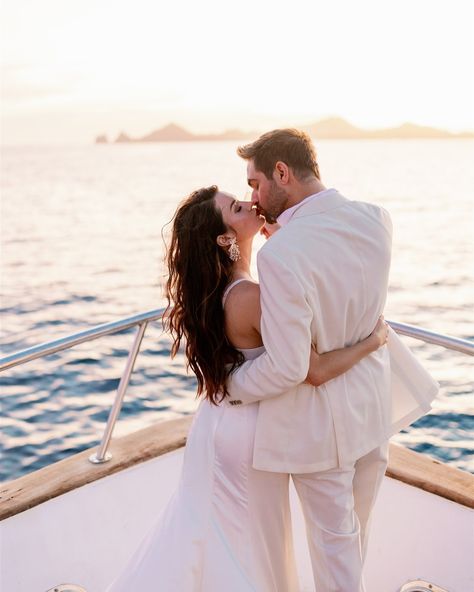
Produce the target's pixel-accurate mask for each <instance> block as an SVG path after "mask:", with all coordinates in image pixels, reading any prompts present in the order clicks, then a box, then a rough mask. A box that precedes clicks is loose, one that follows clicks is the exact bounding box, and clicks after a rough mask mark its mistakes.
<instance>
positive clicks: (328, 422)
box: [227, 189, 438, 473]
mask: <svg viewBox="0 0 474 592" xmlns="http://www.w3.org/2000/svg"><path fill="white" fill-rule="evenodd" d="M278 222H279V223H280V224H282V228H281V229H280V230H279V231H278V232H277V233H275V234H274V235H272V237H271V238H270V239H269V240H268V241H267V242H266V243H265V245H264V246H263V247H262V248H261V250H260V251H259V253H258V255H257V268H258V273H259V282H260V292H261V305H262V318H261V331H262V339H263V343H264V345H265V348H266V351H265V353H263V354H262V355H261V356H259V357H258V358H257V359H255V360H252V361H247V362H245V363H244V364H243V365H242V366H241V367H240V368H238V369H237V370H236V371H234V373H232V375H231V376H230V377H229V382H228V390H229V394H230V397H229V398H228V399H227V402H228V404H231V405H235V404H247V403H253V402H256V401H260V405H259V412H258V418H257V425H256V433H255V443H254V454H253V467H254V468H256V469H261V470H267V471H276V472H287V473H308V472H314V471H323V470H326V469H330V468H334V467H337V466H346V465H347V464H350V463H352V462H354V461H355V460H356V459H358V458H360V457H362V456H363V455H364V454H366V453H368V452H369V451H371V450H373V449H374V448H375V447H377V446H379V445H381V444H382V443H383V442H385V441H386V440H387V438H389V437H390V436H391V435H392V434H393V433H396V432H397V431H399V430H400V429H401V428H402V427H405V426H406V425H408V424H409V423H410V422H412V421H414V420H415V419H416V418H417V417H420V416H421V415H423V414H424V413H426V412H427V411H428V410H429V409H430V403H431V401H432V400H433V398H434V396H435V395H436V392H437V386H438V385H437V384H436V383H435V382H434V381H433V380H432V379H431V377H430V376H429V375H428V374H427V373H426V371H425V370H424V369H423V368H422V367H421V365H420V364H419V363H418V362H417V360H416V359H415V358H414V356H412V355H411V353H410V351H409V350H408V349H407V348H406V346H404V344H403V343H402V342H401V341H400V339H399V338H398V336H397V335H396V334H395V333H394V332H393V331H391V332H390V336H389V345H388V346H387V347H385V346H384V347H381V348H379V349H378V350H377V351H375V352H373V353H371V354H370V355H368V356H367V357H365V358H364V359H363V360H361V361H360V362H359V363H358V364H356V365H355V366H353V367H352V368H351V369H350V370H348V371H347V372H345V373H344V374H342V375H340V376H338V377H336V378H334V379H332V380H330V381H328V382H326V383H325V384H323V385H321V386H319V387H317V388H316V387H313V386H311V385H309V384H306V383H304V380H305V378H306V376H307V373H308V367H309V358H310V349H311V343H312V342H315V343H316V344H317V349H318V352H319V353H324V352H327V351H332V350H334V349H339V348H342V347H345V346H347V345H352V344H354V343H357V342H358V341H360V340H361V339H363V338H365V337H367V336H368V335H369V334H370V333H371V332H372V331H373V329H374V327H375V325H376V322H377V319H378V317H379V315H380V314H382V312H383V310H384V306H385V300H386V295H387V286H388V274H389V267H390V256H391V241H392V223H391V220H390V216H389V214H388V212H387V211H386V210H384V209H383V208H380V207H378V206H376V205H373V204H368V203H364V202H358V201H351V200H348V199H347V198H345V197H343V196H342V195H341V194H340V193H339V192H338V191H337V190H335V189H327V190H324V191H322V192H320V193H316V194H314V195H311V196H308V197H307V198H305V199H304V200H303V201H302V202H300V203H299V204H297V205H296V206H294V207H292V208H290V209H289V210H286V211H285V212H283V214H282V215H281V216H280V217H279V219H278Z"/></svg>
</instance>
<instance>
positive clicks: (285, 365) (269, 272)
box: [227, 248, 313, 404]
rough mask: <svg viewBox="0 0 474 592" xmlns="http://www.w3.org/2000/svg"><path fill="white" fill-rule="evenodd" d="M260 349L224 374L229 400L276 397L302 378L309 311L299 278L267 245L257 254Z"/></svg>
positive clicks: (306, 358) (307, 346)
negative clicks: (261, 343)
mask: <svg viewBox="0 0 474 592" xmlns="http://www.w3.org/2000/svg"><path fill="white" fill-rule="evenodd" d="M257 267H258V275H259V281H260V300H261V308H262V318H261V332H262V339H263V343H264V345H265V349H266V351H265V353H263V354H262V355H261V356H259V357H258V358H256V359H254V360H249V361H247V362H244V364H243V365H242V366H240V367H239V368H237V369H236V370H235V371H234V372H233V373H232V374H231V375H230V376H229V379H228V383H227V388H228V391H229V395H230V403H231V404H236V403H238V401H240V402H241V403H242V404H246V403H254V402H256V401H259V400H261V399H266V398H270V397H276V396H278V395H281V394H283V393H285V392H286V391H288V390H290V389H292V388H294V387H295V386H296V385H298V384H300V383H302V382H303V381H304V380H305V378H306V376H307V374H308V369H309V357H310V351H311V320H312V316H313V314H312V311H311V308H310V306H309V304H308V302H307V300H306V298H305V293H304V289H303V286H302V283H301V280H298V278H297V276H296V275H295V273H294V272H293V271H292V270H291V268H290V266H289V265H288V264H287V263H285V262H283V261H282V258H281V257H280V256H278V254H276V253H274V252H272V251H271V250H270V249H268V248H267V249H265V248H264V249H262V250H261V251H260V252H259V254H258V256H257Z"/></svg>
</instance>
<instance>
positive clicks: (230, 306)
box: [225, 280, 260, 314]
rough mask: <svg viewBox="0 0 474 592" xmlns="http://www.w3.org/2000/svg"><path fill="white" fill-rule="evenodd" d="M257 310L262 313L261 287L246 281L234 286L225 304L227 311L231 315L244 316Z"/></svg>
mask: <svg viewBox="0 0 474 592" xmlns="http://www.w3.org/2000/svg"><path fill="white" fill-rule="evenodd" d="M256 308H258V310H259V311H260V286H259V285H258V283H257V282H254V281H251V280H245V281H243V282H240V283H239V284H237V285H236V286H234V287H233V288H232V289H231V291H230V292H229V294H228V296H227V299H226V302H225V310H226V312H227V311H228V312H229V313H232V312H237V313H240V314H242V313H243V312H245V311H247V310H249V311H253V312H254V311H255V309H256Z"/></svg>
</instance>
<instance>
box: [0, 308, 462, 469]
mask: <svg viewBox="0 0 474 592" xmlns="http://www.w3.org/2000/svg"><path fill="white" fill-rule="evenodd" d="M164 311H165V309H163V308H160V309H155V310H150V311H148V312H143V313H140V314H137V315H134V316H131V317H126V318H124V319H119V320H118V321H113V322H111V323H104V324H102V325H97V326H96V327H92V328H91V329H86V330H85V331H80V332H79V333H74V334H73V335H69V336H67V337H63V338H61V339H56V340H54V341H49V342H47V343H42V344H40V345H35V346H34V347H29V348H27V349H24V350H21V351H19V352H16V353H14V354H10V355H8V356H5V357H3V358H0V372H3V371H5V370H8V369H9V368H14V367H15V366H19V365H21V364H25V363H26V362H30V361H31V360H35V359H37V358H42V357H44V356H47V355H49V354H53V353H56V352H59V351H62V350H65V349H69V348H71V347H74V346H75V345H78V344H79V343H84V342H86V341H93V340H94V339H98V338H99V337H103V336H104V335H111V334H113V333H118V332H119V331H123V330H124V329H129V328H130V327H138V329H137V332H136V334H135V339H134V341H133V344H132V347H131V349H130V351H129V354H128V358H127V362H126V364H125V368H124V371H123V374H122V376H121V378H120V382H119V386H118V389H117V394H116V396H115V400H114V403H113V405H112V409H111V410H110V413H109V417H108V419H107V425H106V427H105V430H104V434H103V436H102V440H101V443H100V446H99V448H98V450H97V453H96V454H93V455H91V456H90V457H89V460H90V461H91V462H92V463H103V462H107V461H108V460H110V459H111V458H112V455H111V454H110V452H107V448H108V445H109V443H110V438H111V437H112V432H113V430H114V427H115V423H116V421H117V418H118V416H119V414H120V410H121V408H122V403H123V399H124V397H125V393H126V391H127V387H128V384H129V382H130V377H131V375H132V371H133V367H134V365H135V360H136V358H137V355H138V352H139V351H140V346H141V343H142V340H143V336H144V334H145V331H146V328H147V326H148V323H150V322H153V321H158V320H160V319H161V318H162V317H163V314H164ZM387 322H388V324H389V325H390V326H391V327H392V329H393V330H394V331H396V332H397V333H399V334H400V335H406V336H408V337H413V338H415V339H418V340H420V341H424V342H426V343H431V344H434V345H439V346H441V347H444V348H446V349H450V350H455V351H458V352H462V353H464V354H468V355H470V356H474V342H472V341H469V340H467V339H459V338H457V337H450V336H448V335H441V334H440V333H434V332H433V331H428V330H427V329H422V328H420V327H415V326H414V325H406V324H404V323H396V322H394V321H387Z"/></svg>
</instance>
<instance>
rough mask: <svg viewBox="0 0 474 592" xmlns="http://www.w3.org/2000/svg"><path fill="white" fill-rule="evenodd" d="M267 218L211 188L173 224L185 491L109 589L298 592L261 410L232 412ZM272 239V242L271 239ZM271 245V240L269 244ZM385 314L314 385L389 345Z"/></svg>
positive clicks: (252, 328) (255, 342)
mask: <svg viewBox="0 0 474 592" xmlns="http://www.w3.org/2000/svg"><path fill="white" fill-rule="evenodd" d="M264 225H265V219H264V218H263V217H262V216H259V215H258V214H257V211H256V210H255V209H253V208H252V206H251V204H250V203H249V202H241V201H238V200H237V199H235V197H234V196H233V195H230V194H229V193H224V192H221V191H219V189H218V188H217V187H216V186H215V185H214V186H211V187H207V188H202V189H199V190H197V191H194V192H193V193H192V194H191V195H190V196H189V197H188V198H187V199H185V200H184V201H183V202H182V203H181V205H180V206H179V207H178V210H177V211H176V214H175V216H174V218H173V228H172V237H171V243H170V246H169V249H168V253H167V264H168V270H169V279H168V282H167V298H168V303H169V305H168V308H167V313H166V315H165V326H166V328H167V329H168V330H169V332H170V333H171V335H172V337H173V347H172V355H175V354H176V352H177V351H178V348H179V347H180V345H181V344H182V343H183V345H184V347H185V352H186V357H187V361H188V364H189V366H190V367H191V369H192V370H193V372H194V373H195V374H196V377H197V384H198V386H197V394H198V396H201V401H200V404H199V407H198V409H197V411H196V414H195V416H194V420H193V423H192V426H191V429H190V432H189V435H188V440H187V444H186V448H185V451H184V462H183V469H182V473H181V477H180V481H179V484H178V487H177V489H176V491H175V493H174V494H173V496H172V498H171V500H170V501H169V503H168V505H167V506H166V507H165V508H164V510H163V511H162V512H161V514H159V515H158V516H156V517H155V521H154V523H152V525H151V527H150V529H149V531H148V533H147V534H146V535H145V537H144V538H143V540H142V541H141V543H140V544H139V546H138V548H137V549H136V550H135V552H134V553H133V554H132V556H131V557H130V559H129V560H128V562H127V564H126V565H124V566H123V568H122V570H121V572H120V573H119V574H118V575H117V577H116V578H115V580H114V581H113V582H112V583H111V584H110V586H109V587H108V588H107V591H106V592H138V591H143V592H145V591H147V592H148V591H149V592H151V591H152V590H153V591H156V592H224V591H225V592H250V591H252V592H296V591H297V590H298V581H297V574H296V567H295V560H294V555H293V541H292V529H291V517H290V507H289V475H288V474H286V473H273V472H266V471H258V470H255V469H253V468H252V455H253V441H254V434H255V422H256V418H257V414H258V405H259V404H258V403H252V404H248V405H241V406H236V405H229V404H228V403H227V402H226V395H227V390H226V378H227V376H228V373H229V372H232V370H234V369H235V368H237V367H238V366H239V365H240V364H241V363H242V362H243V361H245V360H248V359H252V358H255V357H257V356H258V355H260V354H261V353H262V352H263V350H264V348H263V344H262V338H261V335H260V295H259V286H258V283H257V282H256V281H255V280H254V279H253V278H252V276H251V275H250V259H251V252H252V242H253V239H254V237H255V235H256V234H257V233H258V232H259V231H264V232H265V230H264V229H263V227H264ZM265 234H266V235H267V236H268V234H267V233H266V232H265ZM270 240H271V238H270ZM387 335H388V328H387V325H386V323H385V321H384V320H383V317H381V318H380V319H379V321H378V323H377V326H376V327H375V328H374V331H373V333H372V334H371V335H370V336H369V337H367V339H365V340H363V341H361V342H359V343H357V344H356V345H353V346H350V347H346V348H344V349H340V350H335V351H332V352H328V353H325V354H322V355H318V354H317V352H316V348H314V350H313V351H312V353H311V359H310V367H309V373H308V376H307V379H306V381H307V382H309V383H311V384H313V385H314V386H316V387H317V386H318V385H320V384H322V383H324V382H326V381H328V380H330V379H331V378H334V377H335V376H338V375H339V374H342V373H343V372H345V371H347V370H348V369H349V368H351V367H352V366H353V365H354V364H356V363H357V362H358V361H359V360H361V359H362V358H363V357H364V356H366V355H368V354H370V353H371V352H373V351H375V350H376V349H378V348H379V347H380V346H382V345H383V344H385V343H386V341H387Z"/></svg>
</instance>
